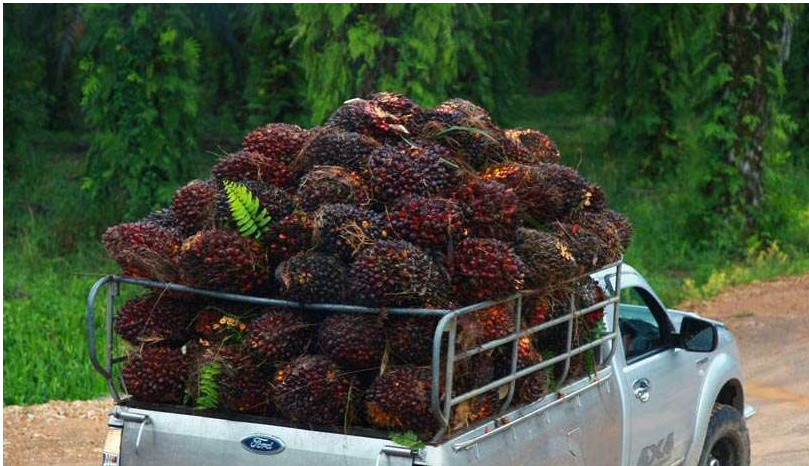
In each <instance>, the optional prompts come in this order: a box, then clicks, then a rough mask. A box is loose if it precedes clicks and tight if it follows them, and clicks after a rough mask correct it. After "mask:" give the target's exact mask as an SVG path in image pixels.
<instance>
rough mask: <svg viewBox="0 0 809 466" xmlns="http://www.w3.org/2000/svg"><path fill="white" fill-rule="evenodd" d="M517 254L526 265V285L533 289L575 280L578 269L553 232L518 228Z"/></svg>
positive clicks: (515, 246) (563, 244) (568, 249)
mask: <svg viewBox="0 0 809 466" xmlns="http://www.w3.org/2000/svg"><path fill="white" fill-rule="evenodd" d="M514 251H515V252H516V253H517V255H518V256H520V258H521V259H522V260H523V262H525V265H526V274H525V282H526V285H527V286H528V287H530V288H534V289H537V288H542V287H545V286H547V285H550V284H553V283H557V282H559V281H564V280H567V279H570V278H573V277H575V276H576V274H577V273H578V270H579V268H578V265H577V264H576V259H575V258H574V257H573V254H572V253H571V251H570V248H569V247H568V246H567V244H566V243H565V241H563V240H562V239H561V238H560V237H559V236H557V235H554V234H552V233H548V232H544V231H539V230H534V229H532V228H519V229H517V237H516V240H515V241H514Z"/></svg>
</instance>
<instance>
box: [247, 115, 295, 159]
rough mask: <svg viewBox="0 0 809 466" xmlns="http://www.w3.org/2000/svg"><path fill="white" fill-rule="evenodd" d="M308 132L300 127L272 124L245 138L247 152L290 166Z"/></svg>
mask: <svg viewBox="0 0 809 466" xmlns="http://www.w3.org/2000/svg"><path fill="white" fill-rule="evenodd" d="M307 135H308V132H307V131H306V130H305V129H303V128H301V127H300V126H298V125H290V124H287V123H270V124H268V125H265V126H261V127H259V128H256V129H254V130H253V131H251V132H250V133H248V134H247V136H245V137H244V141H243V142H242V147H243V148H244V150H245V151H250V152H257V153H259V154H261V155H263V156H264V157H266V158H268V159H270V160H275V161H278V162H281V163H282V164H284V165H289V164H291V163H292V161H293V160H294V159H295V156H296V155H298V152H299V151H300V150H301V147H303V144H304V142H306V138H307Z"/></svg>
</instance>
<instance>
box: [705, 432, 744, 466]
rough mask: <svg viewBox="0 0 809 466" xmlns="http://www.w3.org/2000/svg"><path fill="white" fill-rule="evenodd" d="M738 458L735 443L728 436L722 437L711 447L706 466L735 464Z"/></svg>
mask: <svg viewBox="0 0 809 466" xmlns="http://www.w3.org/2000/svg"><path fill="white" fill-rule="evenodd" d="M738 459H739V458H738V450H737V449H736V443H735V442H734V441H733V439H731V438H729V437H722V438H721V439H719V440H717V442H716V443H715V444H714V446H713V448H711V455H710V456H709V457H708V466H737V465H738V464H739V461H738Z"/></svg>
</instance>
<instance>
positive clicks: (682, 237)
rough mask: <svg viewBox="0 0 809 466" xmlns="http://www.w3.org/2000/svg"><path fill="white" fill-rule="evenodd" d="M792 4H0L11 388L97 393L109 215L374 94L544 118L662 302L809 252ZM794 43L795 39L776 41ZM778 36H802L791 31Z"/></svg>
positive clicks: (801, 68)
mask: <svg viewBox="0 0 809 466" xmlns="http://www.w3.org/2000/svg"><path fill="white" fill-rule="evenodd" d="M806 12H807V10H806V8H805V7H800V6H783V5H770V6H765V5H664V6H652V5H570V6H562V5H556V6H548V5H531V6H516V7H515V6H508V5H502V6H501V5H449V6H448V5H424V6H412V5H398V6H397V5H311V6H309V5H307V6H295V7H293V6H290V5H249V6H248V5H206V6H195V7H189V6H183V5H173V6H142V5H141V6H139V5H113V6H103V5H102V6H84V5H5V6H4V50H3V55H4V62H5V63H6V64H9V63H14V64H15V66H6V67H4V83H5V86H4V103H3V113H4V133H5V138H4V144H3V146H4V160H3V179H4V185H5V188H4V194H5V200H4V204H3V213H4V217H5V222H4V227H3V236H4V253H5V254H4V259H3V261H4V266H5V271H6V272H5V276H4V287H3V296H4V307H3V310H4V314H3V323H4V327H5V330H4V343H3V349H4V355H5V356H4V369H3V375H4V378H5V382H4V388H5V390H4V393H5V395H4V400H3V401H4V403H6V404H9V403H36V402H42V401H46V400H48V399H55V398H58V399H75V398H90V397H95V396H102V395H104V393H105V388H104V384H103V381H102V379H101V378H100V377H99V376H98V375H97V374H96V373H95V372H94V371H93V369H92V368H91V367H90V365H89V363H88V361H87V355H86V349H85V347H86V342H85V335H84V300H85V297H86V292H87V290H88V289H89V286H90V285H91V283H92V282H93V281H94V280H95V279H97V278H98V277H100V276H102V275H103V274H105V273H110V272H114V271H116V268H115V266H114V264H113V263H112V262H111V261H109V260H108V259H107V258H106V257H105V255H104V252H103V250H102V248H101V246H100V244H99V237H100V235H101V233H102V232H103V230H104V228H105V227H106V226H109V225H112V224H114V223H119V222H121V221H125V220H133V219H136V218H139V217H140V216H142V215H144V214H146V213H147V212H148V211H149V210H150V209H151V208H152V207H154V206H157V205H164V204H165V203H166V202H167V201H168V199H169V196H170V193H171V192H173V190H174V189H175V188H176V187H177V186H178V185H180V184H181V183H184V182H185V181H186V180H188V179H190V178H193V177H194V176H195V175H201V174H203V173H205V172H207V171H208V170H209V168H210V166H211V164H212V161H213V160H214V159H215V157H216V156H218V155H221V154H223V153H227V152H230V151H232V150H234V149H235V148H237V147H238V146H239V145H240V138H241V136H242V135H243V134H244V133H245V132H246V131H247V130H249V129H252V128H254V127H255V126H257V125H259V124H263V123H265V122H269V121H285V122H293V123H299V124H305V125H312V124H317V123H320V122H322V120H323V118H324V117H325V116H326V115H325V112H326V109H330V108H333V107H334V106H335V104H336V103H338V102H340V101H342V100H344V99H347V98H351V97H355V96H357V95H362V94H364V93H367V92H371V91H375V90H383V89H384V90H394V91H395V90H399V91H404V92H407V93H408V94H410V95H411V96H413V97H414V98H416V100H418V101H419V103H420V104H423V105H431V104H434V103H436V102H438V101H440V100H443V99H444V98H445V97H451V96H460V97H467V98H470V99H473V100H476V101H478V102H480V103H482V104H483V105H485V106H486V107H489V108H492V109H494V111H495V114H496V115H497V119H498V120H499V121H500V122H501V123H502V125H503V126H526V127H533V128H537V129H540V130H542V131H544V132H546V133H547V134H549V135H550V136H551V138H552V139H554V140H555V141H556V142H557V144H558V145H559V147H560V149H561V152H562V154H563V161H564V163H565V164H568V165H572V166H577V167H580V168H581V170H582V171H583V172H584V173H585V174H586V175H587V176H588V177H590V178H592V179H593V180H594V181H596V182H598V183H599V184H601V185H602V186H603V187H604V189H605V191H606V193H607V195H608V197H609V203H610V205H611V206H613V207H614V208H615V209H617V210H619V211H621V212H623V213H625V214H626V215H627V216H628V217H629V218H630V220H631V221H632V223H633V224H634V226H635V229H636V234H635V237H634V242H633V244H632V246H631V248H630V250H629V251H628V253H627V261H628V262H629V263H631V264H632V265H634V266H635V267H637V268H638V269H640V270H641V272H643V273H644V274H645V275H646V276H647V278H649V279H650V281H651V282H652V284H653V286H655V288H656V289H657V290H658V291H659V292H660V294H661V296H662V297H663V299H664V300H665V301H666V302H667V303H669V304H676V303H679V302H682V301H684V300H688V299H693V298H704V297H709V296H711V295H713V294H715V293H717V292H719V291H721V290H722V289H723V288H725V287H727V286H730V285H734V284H738V283H743V282H748V281H752V280H757V279H763V278H770V277H774V276H778V275H784V274H796V273H805V272H806V271H807V270H809V189H807V188H806V186H809V120H807V115H809V100H808V99H809V93H807V92H806V89H807V88H809V81H807V80H808V79H809V72H807V70H809V21H807V20H806ZM790 38H791V44H789V43H787V41H788V40H789V39H790ZM787 45H789V47H787Z"/></svg>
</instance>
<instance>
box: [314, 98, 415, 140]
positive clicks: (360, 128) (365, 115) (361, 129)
mask: <svg viewBox="0 0 809 466" xmlns="http://www.w3.org/2000/svg"><path fill="white" fill-rule="evenodd" d="M326 126H334V127H338V128H341V129H343V130H345V131H352V132H356V133H360V134H367V135H369V136H372V137H375V138H379V139H385V138H394V137H398V135H399V134H406V133H407V130H406V129H405V127H404V126H403V125H402V121H401V120H400V119H399V118H398V117H397V116H396V115H394V114H392V113H389V112H387V111H385V110H384V109H383V108H382V106H380V105H378V104H377V103H376V102H374V101H370V100H365V99H351V100H349V101H347V102H345V103H344V104H343V105H341V106H340V107H339V108H337V110H335V111H334V113H332V114H331V116H330V117H329V119H328V120H326Z"/></svg>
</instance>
